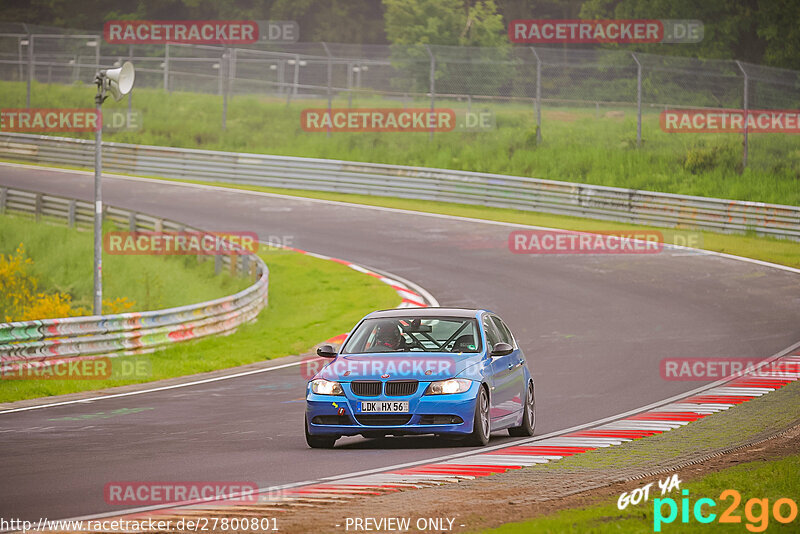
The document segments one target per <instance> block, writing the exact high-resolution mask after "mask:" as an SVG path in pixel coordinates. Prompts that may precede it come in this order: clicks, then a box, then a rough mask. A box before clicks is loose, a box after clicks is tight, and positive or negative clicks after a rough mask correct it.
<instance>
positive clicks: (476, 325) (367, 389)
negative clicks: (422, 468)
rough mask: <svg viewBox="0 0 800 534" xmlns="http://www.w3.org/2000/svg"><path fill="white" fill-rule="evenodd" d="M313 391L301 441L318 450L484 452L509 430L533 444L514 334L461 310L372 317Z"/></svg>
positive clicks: (524, 369)
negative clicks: (401, 439) (356, 445)
mask: <svg viewBox="0 0 800 534" xmlns="http://www.w3.org/2000/svg"><path fill="white" fill-rule="evenodd" d="M317 354H318V355H319V356H322V357H324V358H331V361H330V362H328V364H327V365H325V367H323V368H322V369H321V370H320V371H319V372H318V373H317V374H316V375H315V376H314V377H313V378H312V379H311V380H310V381H309V382H308V387H307V391H306V414H305V434H306V442H307V443H308V445H309V446H310V447H313V448H331V447H333V446H334V443H335V442H336V440H337V439H338V438H340V437H342V436H355V435H362V436H364V437H383V436H387V435H395V436H401V435H408V434H437V435H449V436H460V437H462V438H464V439H465V441H466V442H467V443H469V444H471V445H486V444H487V443H488V442H489V434H490V433H491V432H493V431H497V430H503V429H506V430H508V433H509V434H511V435H512V436H532V435H533V431H534V426H535V424H536V406H535V402H534V384H533V377H532V376H531V372H530V369H529V368H528V362H527V360H526V359H525V355H524V354H523V353H522V349H520V348H519V346H518V345H517V342H516V340H515V339H514V336H513V334H512V333H511V331H510V330H509V329H508V327H507V326H506V324H505V323H504V322H503V320H502V319H500V317H498V316H497V315H496V314H494V313H492V312H489V311H487V310H469V309H461V308H402V309H394V310H383V311H376V312H373V313H370V314H369V315H367V316H366V317H364V318H363V319H362V320H361V321H360V322H359V323H358V324H357V325H356V327H355V328H354V329H353V331H352V332H350V334H349V335H348V336H347V339H346V341H345V343H344V344H343V345H342V347H341V350H340V351H339V352H338V353H337V352H336V350H335V349H334V348H333V346H331V345H323V346H321V347H320V348H319V349H317Z"/></svg>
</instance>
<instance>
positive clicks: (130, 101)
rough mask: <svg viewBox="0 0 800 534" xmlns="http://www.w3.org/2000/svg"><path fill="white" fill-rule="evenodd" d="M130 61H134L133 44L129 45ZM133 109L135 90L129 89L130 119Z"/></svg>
mask: <svg viewBox="0 0 800 534" xmlns="http://www.w3.org/2000/svg"><path fill="white" fill-rule="evenodd" d="M128 61H131V62H132V61H133V45H132V44H130V45H128ZM132 110H133V91H128V116H127V117H126V120H130V118H131V112H132Z"/></svg>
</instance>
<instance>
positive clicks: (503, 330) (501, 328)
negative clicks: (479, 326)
mask: <svg viewBox="0 0 800 534" xmlns="http://www.w3.org/2000/svg"><path fill="white" fill-rule="evenodd" d="M492 321H493V322H494V325H495V326H496V327H497V331H498V332H499V333H500V339H501V340H502V341H503V342H504V343H508V344H509V345H511V346H512V347H516V345H515V344H514V336H512V335H511V331H510V330H509V329H508V327H507V326H506V324H505V323H504V322H503V321H502V320H501V319H500V317H497V316H496V315H492Z"/></svg>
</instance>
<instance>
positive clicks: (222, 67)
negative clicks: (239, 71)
mask: <svg viewBox="0 0 800 534" xmlns="http://www.w3.org/2000/svg"><path fill="white" fill-rule="evenodd" d="M229 56H230V50H229V49H228V47H227V46H225V47H223V48H222V56H221V57H220V58H219V79H220V84H221V85H222V130H223V131H225V127H226V126H227V122H228V87H229V86H230V78H229V74H230V60H229Z"/></svg>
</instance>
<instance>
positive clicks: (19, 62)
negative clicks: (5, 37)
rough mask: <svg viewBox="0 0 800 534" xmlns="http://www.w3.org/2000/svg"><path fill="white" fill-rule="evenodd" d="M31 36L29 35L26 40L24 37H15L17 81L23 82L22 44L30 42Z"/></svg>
mask: <svg viewBox="0 0 800 534" xmlns="http://www.w3.org/2000/svg"><path fill="white" fill-rule="evenodd" d="M30 38H31V36H30V35H29V36H28V38H27V39H26V38H25V36H22V37H17V65H18V68H19V81H22V80H23V76H25V69H24V65H25V62H24V61H23V60H22V47H23V46H25V44H24V43H29V42H30Z"/></svg>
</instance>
